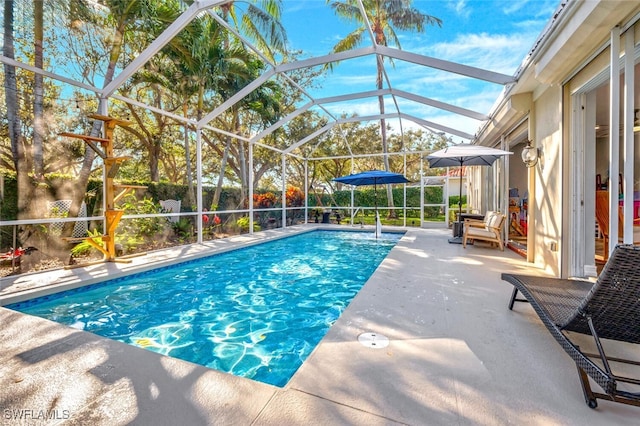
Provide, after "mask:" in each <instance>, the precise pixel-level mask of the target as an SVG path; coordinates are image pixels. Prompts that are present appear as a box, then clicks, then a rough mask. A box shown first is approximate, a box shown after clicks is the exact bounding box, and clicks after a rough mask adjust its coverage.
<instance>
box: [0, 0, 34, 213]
mask: <svg viewBox="0 0 640 426" xmlns="http://www.w3.org/2000/svg"><path fill="white" fill-rule="evenodd" d="M13 8H14V2H13V1H10V0H9V1H6V2H5V4H4V21H3V28H4V41H3V43H4V44H3V48H2V54H3V55H4V56H6V57H7V58H11V59H14V54H15V51H14V38H13V23H14V20H13ZM4 74H5V75H4V89H5V101H6V103H7V121H8V125H9V126H8V128H9V140H10V141H11V154H12V156H13V162H14V167H15V170H16V175H17V181H18V194H20V196H19V197H18V219H20V218H21V217H20V216H21V215H22V214H24V213H25V212H26V210H27V208H28V200H29V198H30V197H29V194H30V193H31V192H32V191H31V188H32V186H31V182H30V180H29V171H30V167H29V162H28V155H27V152H26V147H25V143H24V137H23V135H22V130H21V128H22V124H21V119H20V114H19V111H20V109H19V108H20V105H19V102H18V85H17V78H16V69H15V67H14V66H13V65H9V64H7V63H4Z"/></svg>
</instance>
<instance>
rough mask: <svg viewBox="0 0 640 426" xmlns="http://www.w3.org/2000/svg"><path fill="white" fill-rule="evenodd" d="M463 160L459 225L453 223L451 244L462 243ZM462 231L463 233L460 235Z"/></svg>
mask: <svg viewBox="0 0 640 426" xmlns="http://www.w3.org/2000/svg"><path fill="white" fill-rule="evenodd" d="M462 167H463V166H462V161H460V175H459V179H460V192H458V220H457V221H456V222H458V225H457V226H456V224H455V223H454V224H453V228H454V231H457V232H455V233H454V235H453V238H449V243H450V244H462ZM458 233H460V234H461V235H458Z"/></svg>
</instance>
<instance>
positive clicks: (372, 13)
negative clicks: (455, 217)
mask: <svg viewBox="0 0 640 426" xmlns="http://www.w3.org/2000/svg"><path fill="white" fill-rule="evenodd" d="M361 1H362V5H363V6H364V10H365V12H366V15H367V16H366V19H367V21H369V24H370V25H371V30H372V31H373V35H374V37H375V43H376V44H377V45H380V46H388V45H389V44H393V45H395V46H396V47H397V48H398V49H401V46H400V40H399V39H398V36H397V34H396V29H398V30H402V31H413V32H418V33H424V32H425V31H426V26H427V25H437V26H442V21H441V20H440V19H438V18H436V17H433V16H431V15H427V14H424V13H422V12H420V11H419V10H417V9H416V8H414V7H413V0H361ZM327 3H329V4H330V6H331V8H332V9H333V10H334V11H335V13H336V14H337V15H338V16H339V17H342V18H345V19H347V20H349V21H352V22H355V23H357V24H358V25H359V27H358V28H356V29H355V30H354V31H352V32H351V33H349V34H347V36H346V37H345V38H344V39H342V40H341V41H340V42H338V44H336V45H335V46H334V47H333V53H337V52H344V51H347V50H351V49H353V48H355V47H357V46H359V45H360V44H361V43H362V42H363V40H364V37H365V36H366V34H367V31H368V30H367V26H366V24H367V23H366V22H365V17H364V16H362V13H361V11H360V8H359V3H360V0H345V1H331V0H327ZM383 61H384V58H383V57H382V56H378V58H377V61H376V66H377V74H376V87H377V88H378V90H380V89H382V81H383V80H382V77H383V75H382V71H383ZM378 104H379V107H380V114H381V115H384V97H383V96H382V95H381V96H379V97H378ZM380 135H381V138H382V152H383V153H384V168H385V170H386V171H389V156H388V155H387V152H388V146H387V129H386V125H385V119H384V118H381V119H380ZM387 199H388V200H389V201H388V202H389V208H390V210H389V217H395V211H394V210H393V196H392V191H391V185H387Z"/></svg>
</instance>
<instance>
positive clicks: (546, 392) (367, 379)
mask: <svg viewBox="0 0 640 426" xmlns="http://www.w3.org/2000/svg"><path fill="white" fill-rule="evenodd" d="M299 229H300V228H299V227H293V228H287V229H286V230H274V231H268V232H265V233H260V234H256V235H255V236H244V237H241V238H237V239H235V240H233V241H231V240H229V241H222V240H218V241H216V242H214V243H213V244H210V245H205V246H194V247H188V248H186V247H183V248H179V249H173V250H169V251H165V252H154V253H150V254H148V255H146V256H144V257H140V258H136V259H134V262H133V263H132V264H131V265H123V264H107V265H96V266H92V267H87V268H84V269H76V270H71V271H56V272H53V273H47V274H34V275H25V276H23V277H20V279H18V280H10V279H3V282H2V286H1V287H0V297H1V299H0V300H3V302H2V304H6V303H7V301H8V300H9V298H14V299H12V300H18V299H26V298H29V297H33V296H34V295H35V294H37V293H33V292H34V291H36V292H41V291H42V288H43V286H52V285H57V286H60V287H63V288H68V287H72V286H75V285H77V284H78V283H79V282H82V283H85V284H86V283H89V282H91V281H93V280H99V279H103V278H104V277H105V276H107V274H108V275H109V276H113V275H114V274H117V273H124V272H127V271H131V270H138V269H139V268H149V267H153V266H156V265H157V264H158V263H160V262H161V261H163V259H167V258H174V259H175V258H180V259H185V258H187V257H189V256H200V255H204V254H205V253H209V252H210V250H211V249H212V246H214V247H216V248H217V249H226V248H231V247H234V246H236V245H237V244H243V243H247V242H252V241H256V240H260V239H265V238H271V237H275V236H278V235H281V234H282V233H283V232H284V233H288V232H296V231H297V230H299ZM450 234H451V233H450V231H449V230H445V229H409V230H408V231H407V233H406V234H405V236H404V237H403V238H402V240H401V241H400V242H399V244H398V245H397V246H396V247H395V248H394V249H393V250H392V251H391V253H390V254H389V256H388V257H387V258H386V259H385V260H384V262H383V263H382V264H381V265H380V266H379V267H378V269H377V270H376V272H375V273H374V275H373V276H372V277H371V278H370V280H369V281H368V282H367V283H366V285H365V286H364V287H363V289H362V290H361V291H360V292H359V294H358V295H357V296H356V297H355V298H354V300H353V301H352V303H351V304H350V305H349V307H348V308H347V309H346V310H345V312H344V313H343V315H342V316H341V317H340V318H339V320H338V321H337V322H336V323H335V324H334V326H333V327H332V328H331V329H330V330H329V332H328V334H327V335H326V336H325V338H324V339H323V340H322V341H321V342H320V344H319V345H318V346H317V348H316V349H315V351H314V352H313V353H312V354H311V356H310V357H309V358H308V359H307V361H306V362H305V363H304V364H303V365H302V367H301V368H300V369H299V370H298V372H297V373H296V374H295V375H294V377H293V378H292V379H291V380H290V382H289V383H288V384H287V385H286V386H285V387H284V388H278V387H274V386H270V385H266V384H263V383H259V382H255V381H252V380H248V379H243V378H238V377H235V376H232V375H229V374H225V373H221V372H218V371H214V370H210V369H208V368H205V367H201V366H198V365H195V364H191V363H188V362H184V361H180V360H176V359H173V358H169V357H166V356H162V355H159V354H156V353H153V352H150V351H146V350H144V349H139V348H135V347H132V346H129V345H126V344H123V343H119V342H115V341H112V340H109V339H105V338H101V337H99V336H96V335H94V334H91V333H87V332H82V331H78V330H75V329H72V328H68V327H65V326H62V325H59V324H56V323H53V322H50V321H47V320H44V319H40V318H35V317H31V316H28V315H24V314H20V313H17V312H15V311H11V310H8V309H5V308H0V383H1V384H2V386H0V418H1V419H2V421H1V422H0V423H1V424H6V425H14V424H46V425H49V424H64V425H75V424H78V425H80V424H83V425H84V424H91V425H110V426H112V425H125V424H139V425H176V424H182V425H189V426H191V425H201V424H202V425H214V424H215V425H251V424H254V425H303V424H304V425H394V424H409V425H453V424H457V425H506V424H517V425H581V426H583V425H605V424H607V425H614V424H615V425H627V424H628V425H632V424H633V425H635V424H638V419H639V418H640V408H638V407H630V406H623V405H620V404H614V403H611V402H607V401H599V406H598V408H597V409H596V410H593V409H590V408H588V407H587V405H586V404H585V402H584V399H583V396H582V391H581V389H580V384H579V381H578V376H577V373H576V368H575V365H574V364H573V362H572V361H571V359H570V358H569V357H568V356H567V355H566V354H565V353H564V351H563V350H562V349H561V347H560V346H559V345H558V344H557V343H556V342H555V340H554V339H553V338H552V337H551V335H550V334H549V333H548V332H547V331H546V329H545V328H544V326H543V325H542V323H541V322H540V320H539V319H538V317H537V316H536V315H535V313H534V312H533V310H532V308H531V307H530V306H529V305H527V304H524V303H519V304H517V305H516V307H515V308H514V310H513V311H510V310H509V309H508V308H507V304H508V299H509V296H510V294H511V290H512V287H511V285H509V284H507V283H505V282H503V281H501V280H500V274H501V273H502V272H515V271H519V272H526V273H534V274H535V273H540V271H538V270H536V269H535V268H534V267H532V266H531V265H529V264H527V263H526V262H525V261H524V259H522V258H521V257H519V256H517V255H516V254H515V253H512V252H510V251H508V250H506V251H504V252H501V251H499V250H497V249H492V248H489V247H488V246H487V245H481V244H477V245H476V246H469V247H467V248H466V249H463V248H462V246H461V245H455V244H448V242H447V239H448V238H449V237H450ZM34 288H36V290H34ZM365 332H374V333H379V334H382V335H384V336H386V337H388V338H389V340H390V343H389V345H388V346H387V347H384V348H378V349H373V348H368V347H365V346H363V345H362V344H360V343H359V342H358V336H359V335H360V334H361V333H365ZM635 351H636V353H637V349H635ZM43 417H52V418H49V419H45V418H43Z"/></svg>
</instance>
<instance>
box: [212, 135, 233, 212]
mask: <svg viewBox="0 0 640 426" xmlns="http://www.w3.org/2000/svg"><path fill="white" fill-rule="evenodd" d="M225 139H226V143H225V145H224V153H223V154H222V161H220V174H219V175H218V184H217V185H216V191H215V192H214V193H213V201H212V202H211V210H218V207H219V204H220V195H221V194H222V185H223V184H224V175H225V170H226V168H227V158H229V148H230V146H231V136H226V138H225Z"/></svg>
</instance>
